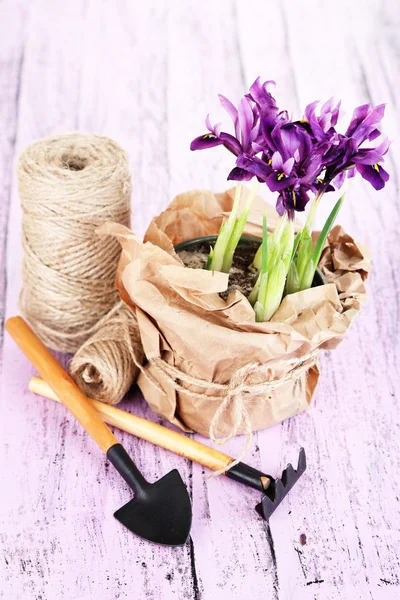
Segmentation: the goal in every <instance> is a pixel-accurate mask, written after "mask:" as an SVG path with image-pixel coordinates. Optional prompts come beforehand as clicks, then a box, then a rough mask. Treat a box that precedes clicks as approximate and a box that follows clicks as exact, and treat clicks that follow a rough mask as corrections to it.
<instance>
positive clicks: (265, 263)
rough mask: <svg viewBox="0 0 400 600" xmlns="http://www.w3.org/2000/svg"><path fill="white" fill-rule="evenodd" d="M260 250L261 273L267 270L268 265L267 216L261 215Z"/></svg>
mask: <svg viewBox="0 0 400 600" xmlns="http://www.w3.org/2000/svg"><path fill="white" fill-rule="evenodd" d="M261 247H262V250H261V273H262V274H264V273H266V272H267V266H268V232H267V216H266V215H265V214H264V215H263V241H262V246H261Z"/></svg>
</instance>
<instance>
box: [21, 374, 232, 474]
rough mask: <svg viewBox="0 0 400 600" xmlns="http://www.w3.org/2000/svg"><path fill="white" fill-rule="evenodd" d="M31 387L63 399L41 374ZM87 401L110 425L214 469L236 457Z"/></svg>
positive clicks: (35, 378)
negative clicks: (41, 377)
mask: <svg viewBox="0 0 400 600" xmlns="http://www.w3.org/2000/svg"><path fill="white" fill-rule="evenodd" d="M29 389H30V391H31V392H34V393H35V394H40V395H41V396H45V397H46V398H50V399H51V400H56V401H58V402H60V399H59V398H58V397H57V394H56V393H54V391H53V390H52V389H51V388H50V387H49V386H48V385H47V383H46V382H45V381H43V380H42V379H40V378H39V377H32V379H31V380H30V382H29ZM87 401H88V402H90V404H91V405H92V407H93V409H94V410H96V411H97V413H98V414H99V415H100V417H101V418H102V419H104V421H105V422H106V423H108V424H109V425H113V426H114V427H118V428H119V429H122V430H123V431H127V432H128V433H131V434H132V435H135V436H136V437H138V438H141V439H142V440H146V441H147V442H151V443H152V444H155V445H156V446H161V448H165V449H166V450H170V451H171V452H174V453H175V454H179V455H180V456H184V457H186V458H188V459H189V460H192V461H194V462H197V463H199V464H201V465H203V466H205V467H208V468H209V469H212V470H213V471H217V470H218V469H225V468H226V467H228V465H229V464H230V463H231V462H232V460H233V459H232V458H231V457H230V456H228V455H227V454H223V453H222V452H219V451H218V450H214V449H213V448H209V447H208V446H206V445H205V444H201V443H200V442H196V441H195V440H193V439H191V438H189V437H187V436H186V435H183V434H182V433H178V432H176V431H171V429H168V428H167V427H163V426H162V425H158V424H157V423H153V422H152V421H148V420H147V419H143V418H141V417H137V416H136V415H133V414H132V413H128V412H126V411H124V410H120V409H119V408H115V406H110V405H109V404H104V403H103V402H99V401H98V400H89V398H87Z"/></svg>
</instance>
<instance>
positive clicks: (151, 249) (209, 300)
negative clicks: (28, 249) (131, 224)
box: [101, 190, 370, 438]
mask: <svg viewBox="0 0 400 600" xmlns="http://www.w3.org/2000/svg"><path fill="white" fill-rule="evenodd" d="M233 191H234V190H228V191H227V192H225V193H222V194H213V193H211V192H209V191H198V190H195V191H191V192H187V193H184V194H180V195H179V196H177V197H176V198H175V199H174V200H173V201H172V202H171V204H170V205H169V207H168V208H167V210H166V211H164V212H163V213H162V214H161V215H160V216H158V217H157V218H155V219H153V221H152V222H151V224H150V226H149V228H148V230H147V233H146V235H145V241H144V243H141V242H140V241H139V240H138V239H137V238H136V237H135V235H134V234H133V233H132V232H130V231H129V229H127V228H125V227H123V226H121V225H117V224H114V223H107V224H106V225H104V226H103V227H102V231H101V233H102V234H104V235H115V236H116V237H117V239H118V240H119V241H120V243H121V246H122V248H123V252H122V256H121V262H120V265H119V270H118V275H117V286H118V288H119V290H120V292H121V296H122V298H123V300H124V301H125V302H126V303H127V304H128V305H129V306H130V307H131V308H132V310H133V311H134V312H135V313H136V316H137V319H138V324H139V329H140V335H141V340H142V344H143V349H144V354H145V362H144V364H143V366H142V368H141V372H140V374H139V377H138V381H137V383H138V385H139V387H140V389H141V391H142V393H143V395H144V397H145V399H146V401H147V402H148V404H149V405H150V407H151V408H152V409H153V410H154V411H155V412H156V413H158V414H159V415H161V416H162V417H164V418H165V419H168V420H169V421H170V422H171V423H174V424H175V425H177V426H179V427H181V428H182V429H183V430H185V431H190V430H194V431H197V432H199V433H201V434H202V435H204V436H209V435H210V425H211V424H212V425H213V432H214V435H212V436H211V437H213V438H217V437H220V438H223V437H226V436H229V435H230V434H231V433H232V432H233V433H235V434H236V433H244V432H245V431H246V429H247V426H248V425H250V427H251V429H252V430H253V431H255V430H259V429H263V428H265V427H269V426H271V425H273V424H275V423H278V422H280V421H283V420H284V419H287V418H288V417H292V416H294V415H296V414H298V413H300V412H301V411H304V410H305V409H306V408H308V406H309V404H310V402H311V399H312V397H313V394H314V392H315V388H316V385H317V382H318V379H319V374H320V372H319V365H318V358H317V355H318V351H319V350H321V349H333V348H335V347H336V346H337V345H338V344H339V343H340V341H341V340H342V339H343V337H344V335H345V334H346V332H347V331H348V329H349V327H350V325H351V323H352V321H353V319H354V317H355V316H356V315H357V313H358V311H359V310H360V308H361V305H362V304H363V303H364V302H365V300H366V292H365V288H364V283H363V282H364V281H365V279H366V278H367V276H368V272H369V269H370V255H369V252H368V249H367V248H366V247H365V246H363V245H362V244H360V243H358V242H355V241H354V240H353V238H351V237H350V236H349V235H347V234H346V233H345V232H344V231H343V229H342V228H341V227H339V226H336V227H335V228H334V229H333V230H332V232H331V234H330V236H329V243H328V244H327V246H326V248H325V249H324V251H323V254H322V257H321V261H320V264H319V267H320V269H321V271H322V273H323V274H324V275H325V277H326V279H327V280H328V282H329V283H328V284H327V285H324V286H320V287H315V288H312V289H309V290H304V291H302V292H298V293H296V294H291V295H289V296H287V297H286V298H284V300H283V302H282V304H281V306H280V307H279V309H278V311H277V312H276V313H275V315H274V317H273V318H272V320H271V321H270V322H269V323H256V322H255V319H254V312H253V309H252V308H251V306H250V304H249V303H248V301H247V299H246V298H245V297H244V296H243V295H242V294H241V293H240V292H237V291H235V292H232V293H231V294H230V295H229V297H228V299H227V301H224V300H222V299H221V298H220V296H219V295H218V292H221V291H223V290H225V289H226V288H227V281H228V276H227V275H226V274H224V273H214V274H213V273H211V272H210V271H205V270H199V269H197V270H195V269H189V268H187V267H185V266H183V264H182V262H181V261H180V259H179V258H178V256H177V255H176V253H175V251H174V245H176V244H178V243H180V242H183V241H185V240H188V239H192V238H195V237H201V236H204V235H210V234H215V233H218V231H219V228H220V225H221V222H222V219H223V218H224V217H225V216H226V214H227V213H229V211H230V210H231V207H232V204H233ZM265 206H266V205H265V203H264V201H263V200H262V199H261V198H256V201H255V202H254V206H253V210H252V212H251V215H250V218H249V223H248V226H247V228H246V230H245V233H246V234H248V235H256V236H259V237H261V231H262V226H261V223H262V214H263V212H264V210H265ZM267 218H268V223H269V226H270V227H274V225H275V223H276V213H275V210H274V209H273V208H272V207H270V206H268V205H267ZM304 360H307V362H306V363H304ZM296 361H297V365H298V366H300V368H299V369H298V371H296V370H295V371H293V372H292V369H293V364H294V363H296ZM249 363H251V364H252V365H253V366H254V365H257V366H259V368H255V369H254V368H252V369H250V370H249V371H248V365H249ZM239 370H241V371H240V372H245V376H244V377H245V381H244V385H243V381H242V382H241V389H242V390H243V389H244V391H243V393H241V392H240V391H238V390H237V389H236V388H235V390H234V393H231V390H230V393H229V398H230V400H229V402H226V389H227V386H228V385H229V383H231V384H232V381H234V380H235V378H237V373H238V371H239ZM281 378H283V380H284V383H283V384H282V382H279V383H278V385H277V387H274V386H275V384H276V381H277V380H278V381H279V380H280V379H281ZM242 379H243V378H242ZM271 381H272V382H275V383H273V384H272V388H273V389H269V390H268V391H267V392H266V391H265V390H263V391H260V392H259V388H260V384H261V387H262V385H263V384H265V382H271ZM198 382H201V386H199V384H198ZM214 384H225V385H221V386H220V388H219V387H218V386H217V389H215V385H214ZM209 385H210V388H209V387H208V386H209ZM254 385H255V386H258V387H254ZM211 388H213V389H211ZM249 390H250V391H251V390H255V392H254V391H251V393H248V391H249ZM258 392H259V393H258ZM224 400H225V402H224V405H223V406H224V411H223V412H222V414H221V410H220V411H218V414H217V421H216V419H214V421H213V417H214V416H215V414H216V411H217V410H218V407H220V406H221V404H222V402H223V401H224ZM231 400H232V401H231ZM238 402H239V403H240V404H241V407H242V408H244V413H245V414H244V416H243V414H241V413H240V411H239V412H238V405H237V403H238ZM242 412H243V411H242Z"/></svg>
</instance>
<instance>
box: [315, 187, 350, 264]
mask: <svg viewBox="0 0 400 600" xmlns="http://www.w3.org/2000/svg"><path fill="white" fill-rule="evenodd" d="M344 196H345V195H344V194H343V196H342V197H341V198H339V200H338V201H337V202H336V204H335V206H334V207H333V209H332V210H331V213H330V215H329V217H328V218H327V220H326V222H325V225H324V228H323V230H322V231H321V233H320V234H319V237H318V240H317V243H316V244H315V248H314V251H313V254H312V259H313V262H314V266H315V268H317V266H318V263H319V259H320V258H321V254H322V250H323V248H324V246H325V242H326V239H327V237H328V235H329V232H330V230H331V229H332V225H333V224H334V222H335V219H336V217H337V215H338V212H339V210H340V208H341V206H342V204H343V200H344Z"/></svg>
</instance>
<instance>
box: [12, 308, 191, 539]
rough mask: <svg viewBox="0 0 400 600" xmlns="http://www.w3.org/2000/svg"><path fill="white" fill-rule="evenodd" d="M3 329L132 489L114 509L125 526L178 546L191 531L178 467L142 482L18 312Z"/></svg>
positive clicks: (139, 475) (107, 431)
mask: <svg viewBox="0 0 400 600" xmlns="http://www.w3.org/2000/svg"><path fill="white" fill-rule="evenodd" d="M6 329H7V331H8V333H9V334H10V335H11V336H12V337H13V339H14V340H15V341H16V343H17V344H18V345H19V347H20V348H21V350H22V351H23V352H24V353H25V355H26V356H27V357H28V359H29V360H30V361H31V363H32V364H33V365H34V367H35V368H36V369H37V370H38V371H39V373H40V375H41V376H42V377H43V379H44V380H45V381H46V382H47V384H48V385H49V386H50V389H51V390H52V391H53V392H54V393H55V394H56V395H57V396H58V397H59V398H60V401H62V403H63V404H64V405H65V406H66V407H67V408H68V409H69V410H70V412H71V413H72V414H73V415H74V417H75V418H76V419H77V420H78V421H79V423H80V424H81V425H82V426H83V427H84V429H85V430H86V431H87V433H88V434H89V435H90V436H91V437H92V438H93V440H94V441H95V442H96V443H97V445H98V446H99V447H100V449H101V450H103V452H105V454H106V455H107V458H108V460H109V461H110V462H111V463H112V464H113V465H114V467H115V468H116V470H117V471H118V473H119V474H120V475H121V476H122V477H123V479H125V481H126V483H127V484H128V485H129V487H130V488H131V489H132V490H133V491H134V493H135V496H134V498H133V500H131V501H130V502H128V503H127V504H125V506H123V507H122V508H120V509H119V510H117V512H116V513H115V515H114V516H115V517H116V518H117V519H118V520H119V521H120V522H121V523H122V524H123V525H125V527H127V528H128V529H129V530H130V531H132V532H133V533H135V534H136V535H138V536H140V537H142V538H144V539H146V540H149V541H150V542H154V543H156V544H162V545H165V546H180V545H183V544H184V543H185V542H186V540H187V537H188V535H189V531H190V526H191V522H192V507H191V504H190V500H189V495H188V492H187V490H186V488H185V485H184V483H183V481H182V479H181V476H180V475H179V473H178V471H177V470H176V469H174V470H173V471H171V472H170V473H168V474H167V475H164V477H162V478H161V479H159V480H158V481H156V482H155V483H149V482H148V481H146V479H145V478H144V477H143V475H142V474H141V472H140V471H139V469H138V468H137V467H136V465H135V464H134V462H133V461H132V460H131V458H130V457H129V455H128V454H127V452H126V451H125V449H124V447H123V446H122V445H121V444H120V443H119V442H118V440H117V439H116V438H115V436H114V434H113V433H112V432H111V430H110V429H109V428H108V427H107V425H106V424H105V422H104V420H103V419H102V418H101V416H100V415H99V413H98V411H97V410H96V409H95V408H94V406H93V404H92V402H91V401H90V400H89V399H88V398H86V396H84V394H82V392H81V391H80V389H79V388H78V387H77V385H76V384H75V382H74V381H73V380H72V379H71V377H70V376H69V375H68V374H67V373H66V372H65V371H64V369H63V368H62V366H61V365H60V363H59V362H58V361H57V360H56V359H55V358H54V356H53V355H52V354H51V353H50V352H49V350H47V348H46V346H44V344H43V343H42V342H41V341H40V340H39V338H38V337H37V335H36V334H35V333H34V332H33V331H32V329H31V328H30V327H29V325H28V324H27V323H26V322H25V321H24V320H23V319H22V318H21V317H12V318H11V319H9V320H8V321H7V323H6Z"/></svg>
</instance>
